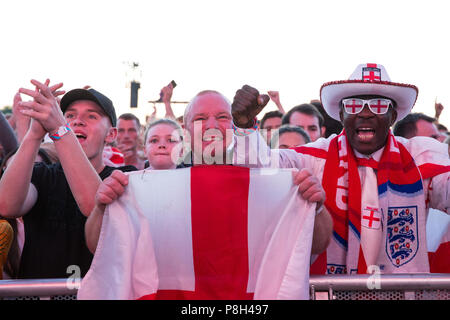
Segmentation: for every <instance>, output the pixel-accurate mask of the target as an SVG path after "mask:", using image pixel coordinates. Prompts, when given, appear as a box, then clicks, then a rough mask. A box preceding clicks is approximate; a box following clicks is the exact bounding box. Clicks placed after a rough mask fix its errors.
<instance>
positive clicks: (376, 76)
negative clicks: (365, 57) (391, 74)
mask: <svg viewBox="0 0 450 320" xmlns="http://www.w3.org/2000/svg"><path fill="white" fill-rule="evenodd" d="M362 79H363V80H364V81H381V69H380V68H377V65H376V64H373V63H368V64H367V67H365V68H362Z"/></svg>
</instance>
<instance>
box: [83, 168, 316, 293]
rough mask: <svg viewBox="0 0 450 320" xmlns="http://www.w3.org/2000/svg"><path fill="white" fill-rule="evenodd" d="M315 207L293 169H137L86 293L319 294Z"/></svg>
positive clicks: (108, 220)
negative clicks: (314, 280) (312, 276)
mask: <svg viewBox="0 0 450 320" xmlns="http://www.w3.org/2000/svg"><path fill="white" fill-rule="evenodd" d="M314 216H315V204H311V203H308V202H306V201H304V200H302V199H301V198H300V197H299V196H298V192H297V188H296V186H294V185H293V184H292V170H288V169H282V170H276V171H274V170H270V169H248V168H242V167H233V166H194V167H192V168H186V169H177V170H143V171H137V172H132V173H129V184H128V186H127V188H126V191H125V193H124V194H123V195H122V196H121V197H120V198H119V199H118V200H117V201H115V202H114V203H112V204H111V205H109V206H108V207H107V209H106V211H105V214H104V218H103V224H102V229H101V233H100V239H99V243H98V246H97V249H96V253H95V256H94V259H93V262H92V265H91V268H90V270H89V271H88V273H87V274H86V276H85V277H84V279H83V281H82V283H81V287H80V289H79V291H78V298H79V299H309V263H310V252H311V242H312V231H313V225H314Z"/></svg>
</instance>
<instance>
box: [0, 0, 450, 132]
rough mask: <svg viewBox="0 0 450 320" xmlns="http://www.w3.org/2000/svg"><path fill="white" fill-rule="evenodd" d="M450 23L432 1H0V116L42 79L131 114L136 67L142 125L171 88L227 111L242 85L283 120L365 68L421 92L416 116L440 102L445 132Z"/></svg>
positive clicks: (177, 96)
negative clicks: (220, 97) (99, 95)
mask: <svg viewBox="0 0 450 320" xmlns="http://www.w3.org/2000/svg"><path fill="white" fill-rule="evenodd" d="M448 12H449V11H448V5H446V1H434V0H433V1H411V0H409V1H403V0H396V1H392V0H391V1H384V0H378V1H361V0H359V1H345V0H340V1H331V0H330V1H328V0H323V1H320V0H314V1H283V0H277V1H265V0H258V1H245V0H240V1H237V0H227V1H213V0H209V1H206V0H205V1H200V0H189V1H168V0H164V1H150V0H146V1H143V0H142V1H139V0H127V1H114V0H109V1H103V0H90V1H86V0H77V1H71V0H64V1H53V0H40V1H25V0H15V1H8V2H6V1H3V2H2V4H1V6H0V30H1V31H0V32H1V37H0V41H1V44H2V45H1V57H2V59H0V70H1V77H0V81H1V90H0V107H1V106H4V105H11V103H12V98H13V96H14V93H15V92H16V91H17V89H18V88H19V87H30V84H29V80H30V79H32V78H36V79H38V80H42V81H43V80H44V79H45V78H47V77H48V78H50V79H51V80H52V81H53V82H60V81H62V82H64V84H65V89H66V90H70V89H72V88H76V87H82V86H84V85H91V86H93V87H94V88H96V89H98V90H99V91H101V92H103V93H105V94H106V95H107V96H109V97H110V98H111V99H112V100H113V102H114V104H115V106H116V109H117V113H118V114H121V113H124V112H128V111H130V109H129V108H128V106H129V103H130V102H129V100H130V94H129V88H127V86H126V84H127V82H128V81H129V80H130V79H129V77H128V76H127V71H129V70H130V67H129V65H128V64H127V63H128V62H138V63H139V70H140V72H141V78H140V81H141V89H140V91H139V108H137V109H133V112H134V113H135V114H137V115H138V116H139V117H141V119H142V118H144V117H145V115H146V114H150V113H151V111H152V108H151V105H150V104H149V103H147V101H148V100H155V99H157V98H158V97H159V91H160V89H161V88H162V87H163V86H164V85H166V84H168V83H169V82H170V81H171V80H172V79H173V80H175V81H176V82H177V84H178V86H177V87H176V89H175V90H174V95H173V100H182V101H185V100H190V99H191V98H192V97H193V96H194V95H195V94H196V93H197V92H198V91H201V90H204V89H215V90H218V91H220V92H222V93H223V94H225V95H226V96H227V97H228V98H229V99H230V100H232V98H233V96H234V93H235V91H236V90H237V89H239V88H240V87H241V86H242V85H244V84H250V85H252V86H254V87H256V88H257V89H259V90H260V91H267V90H278V91H280V96H281V102H282V104H283V105H284V107H285V109H286V110H288V109H290V108H292V107H293V106H295V105H298V104H300V103H304V102H308V101H310V100H311V99H317V98H319V90H320V86H321V85H322V84H323V83H324V82H327V81H332V80H343V79H347V78H348V77H349V76H350V74H351V73H352V72H353V70H354V69H355V67H356V66H357V65H358V64H360V63H367V62H371V63H379V64H383V65H384V66H385V68H386V70H387V72H388V73H389V75H390V77H391V80H392V81H395V82H403V83H410V84H414V85H416V86H418V87H419V97H418V100H417V103H416V106H415V107H414V110H415V111H417V112H419V111H420V112H424V113H426V114H428V115H431V116H433V115H434V101H435V99H436V97H437V99H438V101H439V102H442V103H443V104H444V107H445V108H444V111H443V114H442V116H441V122H442V123H444V124H445V125H447V126H448V127H450V80H449V79H450V78H449V75H450V64H449V62H448V61H449V57H450V52H449V48H450V46H449V35H448V34H449V31H450V20H449V19H448ZM173 108H174V111H175V114H176V115H181V114H182V113H183V108H182V106H177V105H174V107H173ZM270 110H275V105H274V104H273V103H272V102H271V103H269V105H268V107H267V111H270ZM158 115H159V116H163V115H164V110H163V107H162V105H161V106H159V108H158Z"/></svg>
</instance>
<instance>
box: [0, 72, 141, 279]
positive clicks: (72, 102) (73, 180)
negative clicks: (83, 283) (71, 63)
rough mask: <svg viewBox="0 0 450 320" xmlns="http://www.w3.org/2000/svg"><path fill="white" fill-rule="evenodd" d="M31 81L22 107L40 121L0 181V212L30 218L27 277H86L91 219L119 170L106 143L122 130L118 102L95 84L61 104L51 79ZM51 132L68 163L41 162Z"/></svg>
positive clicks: (23, 271) (23, 270) (22, 274)
mask: <svg viewBox="0 0 450 320" xmlns="http://www.w3.org/2000/svg"><path fill="white" fill-rule="evenodd" d="M31 83H32V84H33V85H34V86H35V87H36V89H35V90H29V89H23V88H22V89H20V93H22V94H25V95H28V96H30V97H32V98H33V100H32V101H28V102H21V103H20V108H21V113H22V114H23V115H24V116H29V117H31V118H32V121H31V125H30V128H29V130H28V132H27V133H26V135H25V137H24V139H23V141H22V144H21V146H20V148H19V150H18V151H17V153H16V155H15V157H14V160H13V161H12V162H11V164H10V165H9V166H8V169H7V170H6V171H5V173H4V175H3V177H2V179H1V181H0V212H1V215H2V216H4V217H10V218H12V217H21V216H23V220H24V225H25V244H24V247H23V252H22V258H21V263H20V268H19V278H65V277H67V276H68V275H70V274H68V272H69V273H70V272H74V271H73V270H75V272H76V273H78V272H77V271H79V273H78V274H76V275H79V276H81V277H82V276H84V274H85V273H86V272H87V270H88V269H89V267H90V264H91V261H92V254H91V253H90V252H89V250H88V248H87V247H86V244H85V240H84V225H85V222H86V217H87V216H88V215H89V213H90V212H91V210H92V208H93V207H94V203H95V201H94V197H95V192H96V190H97V188H98V186H99V185H100V183H101V179H105V178H106V177H108V176H109V175H110V174H111V173H112V171H113V170H114V169H117V168H112V167H108V166H105V164H104V163H103V148H104V146H105V144H106V143H108V142H112V141H114V139H115V138H116V135H117V129H116V128H115V125H116V114H115V110H114V106H113V104H112V102H111V100H110V99H108V98H107V97H106V96H104V95H103V94H101V93H100V92H98V91H96V90H94V89H88V90H86V89H75V90H71V91H69V92H68V93H67V94H65V95H64V96H63V98H62V99H61V102H60V104H59V103H58V100H57V99H56V97H55V96H54V95H53V94H52V92H51V90H50V88H49V87H48V86H47V85H46V84H47V83H46V84H43V83H40V82H38V81H36V80H32V81H31ZM46 133H48V134H49V136H50V138H51V139H52V140H53V141H54V145H55V148H56V150H57V152H58V157H59V160H60V162H59V163H56V164H54V165H50V166H47V165H44V164H42V163H39V164H36V165H33V159H34V158H35V155H36V154H37V151H38V149H39V146H40V143H41V141H42V139H43V137H44V136H45V134H46ZM119 169H120V170H122V171H132V170H136V168H134V167H133V166H126V167H122V168H119ZM69 267H70V269H68V268H69ZM68 270H72V271H68Z"/></svg>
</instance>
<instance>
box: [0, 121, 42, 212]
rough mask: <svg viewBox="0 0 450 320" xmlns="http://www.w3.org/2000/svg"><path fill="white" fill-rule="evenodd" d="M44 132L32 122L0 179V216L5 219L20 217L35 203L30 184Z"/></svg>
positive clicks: (34, 191)
mask: <svg viewBox="0 0 450 320" xmlns="http://www.w3.org/2000/svg"><path fill="white" fill-rule="evenodd" d="M44 135H45V130H44V129H43V128H42V126H41V125H40V124H39V122H37V121H32V122H31V126H30V128H29V130H28V132H27V134H26V135H25V137H24V139H23V141H22V144H21V145H20V147H19V149H18V150H17V152H16V154H15V155H14V157H13V159H12V160H11V162H10V163H9V165H8V167H7V169H6V171H5V172H4V174H3V176H2V178H1V179H0V215H1V216H3V217H7V218H16V217H21V216H23V215H24V214H25V213H27V212H28V211H29V210H30V209H31V208H32V207H33V206H34V204H35V203H36V200H37V190H36V188H35V187H34V186H33V184H31V175H32V172H33V165H34V159H35V158H36V155H37V153H38V150H39V146H40V144H41V140H42V138H43V137H44Z"/></svg>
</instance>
